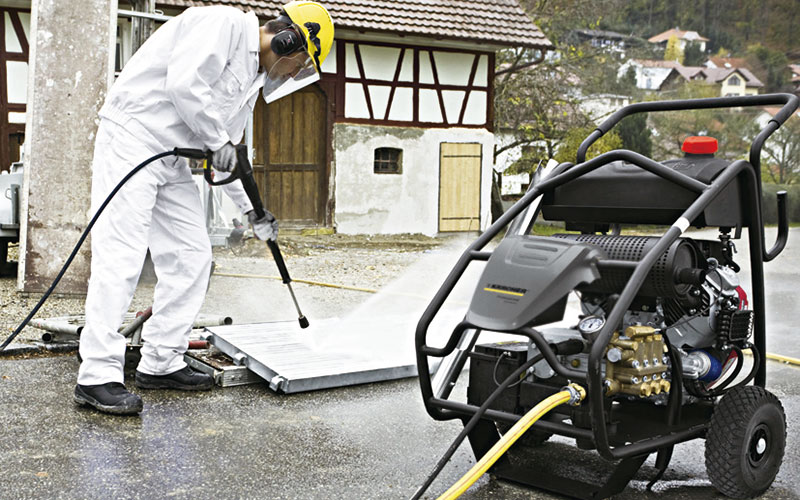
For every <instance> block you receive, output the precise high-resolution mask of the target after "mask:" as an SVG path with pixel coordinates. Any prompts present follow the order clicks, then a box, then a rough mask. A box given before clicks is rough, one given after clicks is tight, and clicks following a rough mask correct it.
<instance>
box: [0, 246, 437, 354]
mask: <svg viewBox="0 0 800 500" xmlns="http://www.w3.org/2000/svg"><path fill="white" fill-rule="evenodd" d="M447 240H448V238H447V237H444V238H430V237H426V236H421V235H397V236H347V235H338V234H334V235H323V236H300V235H287V236H283V235H282V236H281V239H280V245H281V249H282V252H283V254H284V258H285V261H286V265H287V268H288V269H289V272H290V275H291V277H292V279H294V280H308V281H313V282H319V283H325V284H331V285H343V286H347V287H357V288H364V289H380V288H381V287H383V286H385V285H386V284H388V283H390V282H391V281H393V280H394V279H395V278H397V277H398V276H399V275H401V274H402V273H403V271H404V270H405V269H406V268H407V267H408V266H410V265H411V264H413V263H414V262H416V261H417V260H418V259H420V257H421V256H423V255H424V254H425V253H427V252H430V251H431V250H433V249H436V248H437V247H439V246H440V245H442V244H443V243H446V242H447ZM16 258H17V249H16V247H15V246H12V247H11V248H10V249H9V261H10V262H11V261H15V260H16ZM214 264H215V271H214V272H215V275H213V276H212V278H211V281H210V285H209V289H208V293H207V295H206V300H205V304H204V306H203V309H202V311H201V312H203V313H207V314H220V315H225V316H231V317H233V319H234V321H235V322H236V323H245V322H255V321H274V320H277V319H286V320H293V319H295V318H296V317H297V315H296V314H295V311H294V307H293V305H292V303H291V301H290V297H289V294H288V292H287V291H286V290H284V289H283V288H285V286H284V285H282V284H281V282H280V281H279V280H277V279H259V278H255V279H249V278H243V277H229V276H224V274H246V275H256V276H272V277H275V278H277V277H278V270H277V268H276V266H275V264H274V262H273V260H272V256H271V254H270V253H269V250H268V249H267V247H266V245H265V244H264V243H263V242H260V241H258V240H248V241H246V242H245V244H244V245H243V246H241V247H238V248H226V247H215V248H214ZM220 274H223V275H220ZM155 282H156V280H155V277H154V274H153V273H152V269H148V268H147V266H146V267H145V270H144V272H143V275H142V279H141V280H140V283H139V286H138V288H137V291H136V294H135V296H134V298H133V301H132V304H131V307H130V311H132V312H135V311H140V310H143V309H145V308H147V307H148V306H150V305H151V303H152V297H153V290H154V287H155ZM16 286H17V280H16V275H13V276H2V277H0V340H2V339H5V337H7V336H8V335H9V334H10V333H11V332H12V331H13V330H14V329H15V328H16V327H17V326H18V325H19V323H20V322H21V321H22V320H23V319H24V318H25V317H26V316H27V314H28V313H29V312H30V310H31V309H32V308H33V307H34V306H35V305H36V303H37V302H38V300H39V298H40V297H41V295H40V294H23V293H20V292H18V291H17V288H16ZM293 287H294V291H295V294H296V295H297V298H298V301H299V303H300V305H301V308H303V313H304V314H305V315H306V316H307V317H309V318H317V317H332V316H338V315H340V314H342V313H343V312H346V311H348V310H351V309H352V308H354V307H356V306H358V305H359V304H361V303H363V302H364V301H365V300H366V299H367V298H368V297H369V296H370V294H369V293H365V292H361V291H353V290H347V289H341V288H333V287H327V286H317V285H309V284H305V283H299V282H298V283H294V284H293ZM83 308H84V298H83V296H64V295H62V296H58V295H53V296H51V297H50V298H49V299H48V300H47V301H46V302H45V304H44V306H43V307H42V308H41V309H40V310H39V312H38V313H37V314H36V316H35V317H36V318H52V317H58V316H67V315H77V314H83ZM41 335H42V331H41V330H39V329H36V328H33V327H26V328H25V329H24V330H23V331H22V333H21V334H20V335H19V336H18V337H17V339H16V341H17V342H20V341H21V342H26V341H35V340H39V339H40V338H41Z"/></svg>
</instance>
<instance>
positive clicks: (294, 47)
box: [270, 28, 305, 56]
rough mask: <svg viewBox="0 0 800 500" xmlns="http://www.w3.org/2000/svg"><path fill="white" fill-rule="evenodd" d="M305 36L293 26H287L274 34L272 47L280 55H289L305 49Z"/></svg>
mask: <svg viewBox="0 0 800 500" xmlns="http://www.w3.org/2000/svg"><path fill="white" fill-rule="evenodd" d="M304 47H305V45H304V44H303V37H302V36H301V35H300V34H299V33H297V32H296V31H295V30H293V29H292V28H286V29H285V30H283V31H281V32H280V33H276V34H275V35H273V36H272V42H270V48H271V49H272V52H274V53H275V54H276V55H278V56H288V55H291V54H294V53H295V52H297V51H298V50H300V49H303V48H304Z"/></svg>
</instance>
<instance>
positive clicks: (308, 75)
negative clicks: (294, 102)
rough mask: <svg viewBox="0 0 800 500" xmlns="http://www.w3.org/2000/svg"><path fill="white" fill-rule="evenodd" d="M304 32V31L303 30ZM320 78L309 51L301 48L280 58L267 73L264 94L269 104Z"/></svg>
mask: <svg viewBox="0 0 800 500" xmlns="http://www.w3.org/2000/svg"><path fill="white" fill-rule="evenodd" d="M301 33H302V32H301ZM318 80H319V73H317V70H316V68H315V66H314V62H313V61H312V60H311V56H309V55H308V52H306V51H305V50H301V51H298V52H295V53H294V54H291V55H288V56H283V57H281V58H280V59H278V60H277V61H276V62H275V64H273V65H272V67H271V68H270V69H269V72H268V73H267V80H266V82H265V83H264V88H263V89H262V94H263V95H264V100H265V101H266V102H267V104H269V103H271V102H274V101H276V100H278V99H280V98H281V97H285V96H287V95H289V94H291V93H292V92H294V91H296V90H299V89H301V88H303V87H305V86H306V85H309V84H312V83H314V82H316V81H318Z"/></svg>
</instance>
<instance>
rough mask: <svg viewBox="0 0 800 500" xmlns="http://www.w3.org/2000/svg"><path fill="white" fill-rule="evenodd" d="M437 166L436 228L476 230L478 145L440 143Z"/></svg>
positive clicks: (478, 225)
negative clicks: (437, 204) (437, 213)
mask: <svg viewBox="0 0 800 500" xmlns="http://www.w3.org/2000/svg"><path fill="white" fill-rule="evenodd" d="M439 165H440V168H439V231H478V230H479V229H480V213H481V145H480V144H455V143H447V142H443V143H442V145H441V152H440V159H439Z"/></svg>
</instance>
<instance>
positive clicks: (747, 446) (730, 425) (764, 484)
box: [706, 386, 786, 498]
mask: <svg viewBox="0 0 800 500" xmlns="http://www.w3.org/2000/svg"><path fill="white" fill-rule="evenodd" d="M785 448H786V414H785V413H784V411H783V406H782V405H781V402H780V401H779V400H778V398H777V397H775V396H774V395H773V394H772V393H770V392H768V391H766V390H764V388H762V387H756V386H745V387H739V388H736V389H733V390H731V391H730V392H729V393H727V394H726V395H725V396H724V397H723V398H722V401H720V403H719V404H718V405H717V407H716V409H715V410H714V414H713V415H712V417H711V422H710V425H709V429H708V434H707V435H706V471H707V473H708V478H709V479H710V480H711V484H713V485H714V487H715V488H716V489H717V490H719V492H720V493H722V494H723V495H726V496H729V497H731V498H752V497H754V496H757V495H760V494H761V493H763V492H765V491H766V490H767V488H769V487H770V485H771V484H772V481H774V480H775V476H776V475H777V474H778V469H780V467H781V461H782V460H783V452H784V449H785Z"/></svg>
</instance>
